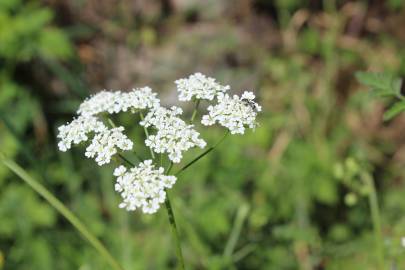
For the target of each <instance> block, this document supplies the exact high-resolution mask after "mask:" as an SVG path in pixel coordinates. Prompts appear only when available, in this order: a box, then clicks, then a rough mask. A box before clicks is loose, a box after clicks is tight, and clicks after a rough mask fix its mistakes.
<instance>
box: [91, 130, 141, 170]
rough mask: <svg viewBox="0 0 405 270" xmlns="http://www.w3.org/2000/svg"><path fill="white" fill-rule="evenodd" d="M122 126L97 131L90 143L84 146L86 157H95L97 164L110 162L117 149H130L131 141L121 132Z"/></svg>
mask: <svg viewBox="0 0 405 270" xmlns="http://www.w3.org/2000/svg"><path fill="white" fill-rule="evenodd" d="M123 131H124V128H123V127H117V128H113V129H105V130H103V131H101V132H99V133H97V134H96V135H95V136H94V138H93V140H92V141H91V144H90V145H89V146H88V147H87V148H86V153H85V155H86V157H89V158H95V160H96V162H97V164H98V165H100V166H101V165H104V164H106V163H110V161H111V157H112V156H113V155H115V154H116V153H117V152H118V150H117V149H121V150H131V149H132V147H133V142H132V141H131V140H130V139H128V137H127V136H126V135H125V134H123V133H122V132H123Z"/></svg>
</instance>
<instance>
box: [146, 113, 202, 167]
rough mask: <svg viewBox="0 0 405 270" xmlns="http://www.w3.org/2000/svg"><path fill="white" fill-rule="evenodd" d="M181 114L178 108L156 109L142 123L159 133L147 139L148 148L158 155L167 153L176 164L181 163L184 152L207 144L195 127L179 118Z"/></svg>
mask: <svg viewBox="0 0 405 270" xmlns="http://www.w3.org/2000/svg"><path fill="white" fill-rule="evenodd" d="M181 113H182V110H181V109H180V108H178V107H172V108H171V109H166V108H164V107H156V108H154V109H153V110H151V111H150V112H149V113H148V114H147V115H146V116H145V118H144V120H143V121H141V122H140V124H141V125H142V126H145V127H150V126H152V127H153V128H154V129H156V131H157V132H156V134H153V135H150V136H149V137H148V138H146V140H145V144H146V146H148V147H150V148H151V149H152V150H153V151H154V152H156V153H167V154H168V156H169V159H170V160H171V161H173V162H174V163H178V162H180V161H181V159H182V157H183V155H182V153H183V152H184V151H187V150H188V149H190V148H192V147H195V146H198V147H200V148H204V147H205V146H206V142H205V141H204V140H203V139H201V138H200V137H199V136H200V133H198V132H197V131H196V130H195V129H194V128H193V127H194V126H193V125H187V124H186V123H185V122H184V121H183V120H182V119H180V118H179V117H177V115H180V114H181Z"/></svg>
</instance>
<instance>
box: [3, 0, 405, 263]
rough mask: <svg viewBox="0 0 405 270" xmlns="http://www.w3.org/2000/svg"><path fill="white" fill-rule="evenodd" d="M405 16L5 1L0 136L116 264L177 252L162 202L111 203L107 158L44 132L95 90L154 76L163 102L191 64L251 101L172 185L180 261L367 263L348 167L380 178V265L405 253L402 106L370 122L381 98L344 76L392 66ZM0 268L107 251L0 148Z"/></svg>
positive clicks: (392, 9)
mask: <svg viewBox="0 0 405 270" xmlns="http://www.w3.org/2000/svg"><path fill="white" fill-rule="evenodd" d="M404 27H405V1H403V0H387V1H383V0H375V1H327V0H325V1H316V0H306V1H305V0H304V1H298V0H286V1H282V0H278V1H266V0H225V1H214V0H205V1H197V0H160V1H158V0H136V1H135V0H132V1H131V0H122V1H112V0H70V1H69V0H43V1H23V0H0V149H1V151H2V152H3V153H4V154H6V155H7V156H8V157H9V158H11V159H13V160H15V161H16V162H18V163H19V164H20V165H21V166H23V167H24V168H25V169H26V170H28V171H29V173H30V174H32V175H33V176H35V177H36V178H37V179H39V180H40V181H41V183H42V184H43V185H45V186H46V187H47V188H48V189H50V190H51V191H52V192H53V193H54V194H55V195H56V196H57V197H58V198H60V199H61V201H63V202H64V203H65V204H66V205H67V206H68V207H69V208H70V209H72V211H73V212H75V213H76V214H77V215H78V216H79V217H80V219H81V220H83V221H84V223H85V224H86V225H87V226H89V228H90V230H91V231H92V232H94V233H95V234H96V235H97V236H98V237H99V238H100V239H101V240H102V241H103V242H104V243H105V244H106V246H107V247H108V248H109V250H110V251H111V252H112V253H113V254H114V256H115V257H117V258H118V259H119V260H120V262H122V264H123V265H124V267H125V268H126V269H128V270H129V269H174V268H175V264H176V261H175V256H174V245H173V239H172V238H171V235H170V228H169V225H168V221H167V215H166V212H165V211H164V210H163V209H162V210H161V211H159V212H158V213H157V214H156V215H152V216H149V215H143V214H141V213H138V212H135V213H127V212H126V211H124V210H121V209H118V207H117V205H118V204H119V202H120V198H119V195H118V194H116V193H115V192H114V187H113V185H114V179H113V177H112V170H113V164H110V165H109V166H105V167H102V168H100V167H98V166H97V165H96V163H95V162H94V161H93V160H88V159H86V158H85V157H84V155H83V149H80V148H75V149H74V150H73V151H70V152H67V153H61V152H58V151H57V146H56V139H55V132H56V129H57V127H58V126H59V125H61V124H63V123H64V122H67V121H69V120H70V119H71V118H72V116H73V115H74V113H75V110H76V109H77V106H78V104H79V103H80V102H81V100H82V99H83V98H85V97H86V96H88V95H89V94H90V93H94V92H96V91H98V90H101V89H114V90H118V89H121V90H125V89H131V88H133V87H140V86H144V85H149V86H151V87H152V88H153V89H154V90H155V91H157V92H159V95H160V97H161V99H162V102H163V104H164V105H173V104H178V103H177V102H176V92H175V85H174V83H173V81H174V80H175V79H177V78H181V77H186V76H188V75H189V74H191V73H194V72H203V73H206V74H207V75H210V76H212V77H215V78H218V80H219V81H220V82H222V83H224V84H230V85H231V87H232V91H233V93H240V92H241V91H243V90H254V91H255V93H256V94H257V96H258V100H259V103H260V104H261V105H262V106H263V109H264V111H263V113H262V114H261V116H260V119H259V122H260V127H259V128H257V129H256V131H255V132H248V133H247V134H246V135H244V136H232V137H231V138H228V139H227V140H226V141H225V142H223V143H222V144H221V146H220V147H219V149H218V151H216V152H215V153H212V154H211V155H209V156H207V157H206V158H204V159H203V160H202V161H201V162H199V163H197V164H196V165H195V167H194V168H193V169H191V170H189V171H186V172H185V173H184V174H183V175H182V176H181V177H180V180H179V181H178V183H177V184H176V185H175V187H174V189H173V192H172V200H173V202H172V203H173V207H174V211H175V214H176V217H177V219H178V224H179V229H180V233H181V238H182V245H183V250H184V256H185V260H186V265H187V266H188V267H187V268H188V269H218V270H219V269H303V270H309V269H314V270H315V269H379V268H378V264H377V263H376V256H375V252H374V240H373V233H372V221H371V217H370V209H369V205H368V201H367V197H366V196H364V194H365V192H363V191H364V190H363V186H362V182H361V179H360V178H361V177H359V175H368V176H371V177H372V178H373V179H374V181H375V184H376V189H377V195H378V199H379V201H380V209H381V215H382V233H383V237H384V241H383V243H382V245H383V248H384V252H385V257H386V266H387V268H386V269H405V247H403V246H401V237H404V236H405V215H404V213H405V195H404V194H405V178H404V177H405V173H404V172H405V170H404V164H405V137H404V136H403V134H404V133H405V117H403V116H399V117H396V118H394V119H392V120H390V121H387V122H383V121H382V114H383V112H384V110H385V108H386V107H387V106H389V105H390V102H391V101H390V100H386V101H381V100H377V101H376V100H375V99H374V98H372V97H371V95H370V93H369V91H367V89H366V88H365V87H363V86H360V85H359V84H358V82H357V81H356V79H355V76H354V73H355V72H356V71H358V70H371V71H385V72H390V73H391V74H394V75H397V76H403V75H405V62H404V59H405V47H404V42H405V31H404ZM179 105H181V106H183V108H184V109H185V110H186V113H187V114H190V111H191V108H190V107H187V104H179ZM119 120H120V123H122V124H125V125H126V126H128V127H131V128H129V131H128V133H129V135H130V136H131V137H132V138H134V140H135V142H140V141H141V140H142V137H141V136H142V131H141V130H139V128H136V125H137V124H136V122H135V121H137V119H135V120H134V119H133V118H131V116H130V115H126V116H125V115H123V116H122V117H121V118H120V119H119ZM223 132H224V130H223V129H220V128H217V129H215V128H214V129H209V130H208V131H203V136H204V137H205V138H207V140H208V141H209V142H214V141H215V140H216V139H217V138H219V137H220V136H221V135H222V134H223ZM138 145H140V143H138ZM197 153H198V151H197V150H196V151H191V152H190V153H189V154H188V156H186V159H188V160H190V159H191V158H192V157H193V156H195V155H196V154H197ZM145 155H146V152H145ZM0 269H13V270H14V269H21V270H25V269H41V270H48V269H80V270H91V269H97V270H99V269H101V270H102V269H109V266H108V265H107V264H106V262H105V261H104V259H103V258H100V256H99V255H98V254H97V253H96V251H95V250H94V249H93V248H92V247H91V246H89V245H88V244H87V243H86V242H85V241H84V240H83V239H82V238H81V236H80V235H79V234H77V232H76V231H75V230H74V229H73V227H72V226H71V225H70V224H69V223H68V222H67V221H66V220H65V219H64V218H63V217H61V216H60V215H59V214H58V213H57V212H56V211H55V210H54V209H53V208H51V206H49V205H48V204H47V202H46V201H44V200H43V199H42V198H40V197H39V196H38V195H37V194H36V193H35V192H34V191H33V190H31V189H30V187H28V186H27V185H25V184H24V183H23V182H22V181H21V180H20V179H19V178H18V177H17V176H15V175H14V174H12V173H11V172H10V171H9V170H8V169H7V168H6V167H5V166H3V165H0Z"/></svg>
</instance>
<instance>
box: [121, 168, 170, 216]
mask: <svg viewBox="0 0 405 270" xmlns="http://www.w3.org/2000/svg"><path fill="white" fill-rule="evenodd" d="M163 171H164V169H163V168H162V167H159V168H158V169H155V166H154V165H153V164H152V160H145V161H144V162H141V163H140V164H139V165H138V166H137V167H133V168H131V169H129V170H128V169H127V168H126V167H125V166H119V167H118V168H116V169H115V170H114V176H116V177H117V182H116V184H115V190H116V191H117V192H119V193H120V194H121V197H122V199H123V201H122V203H120V204H119V207H120V208H125V209H126V210H128V211H134V210H136V209H137V208H141V209H142V212H144V213H147V214H152V213H155V212H156V211H157V210H158V209H159V208H160V204H162V203H163V202H164V201H165V199H166V191H165V189H167V188H172V186H173V184H174V183H175V182H176V180H177V178H176V177H175V176H173V175H164V174H163Z"/></svg>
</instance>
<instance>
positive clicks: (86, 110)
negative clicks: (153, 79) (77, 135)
mask: <svg viewBox="0 0 405 270" xmlns="http://www.w3.org/2000/svg"><path fill="white" fill-rule="evenodd" d="M159 103H160V101H159V99H158V98H157V97H156V93H153V92H152V89H151V88H149V87H143V88H138V89H133V90H132V91H130V92H121V91H105V90H104V91H101V92H99V93H97V94H95V95H94V96H91V97H90V98H88V99H86V100H85V101H84V102H83V103H82V104H80V107H79V110H78V111H77V113H78V114H80V115H86V116H88V115H95V114H98V113H102V112H108V113H109V114H113V113H119V112H126V111H128V110H129V109H132V110H142V109H150V108H153V107H155V106H158V105H159Z"/></svg>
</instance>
